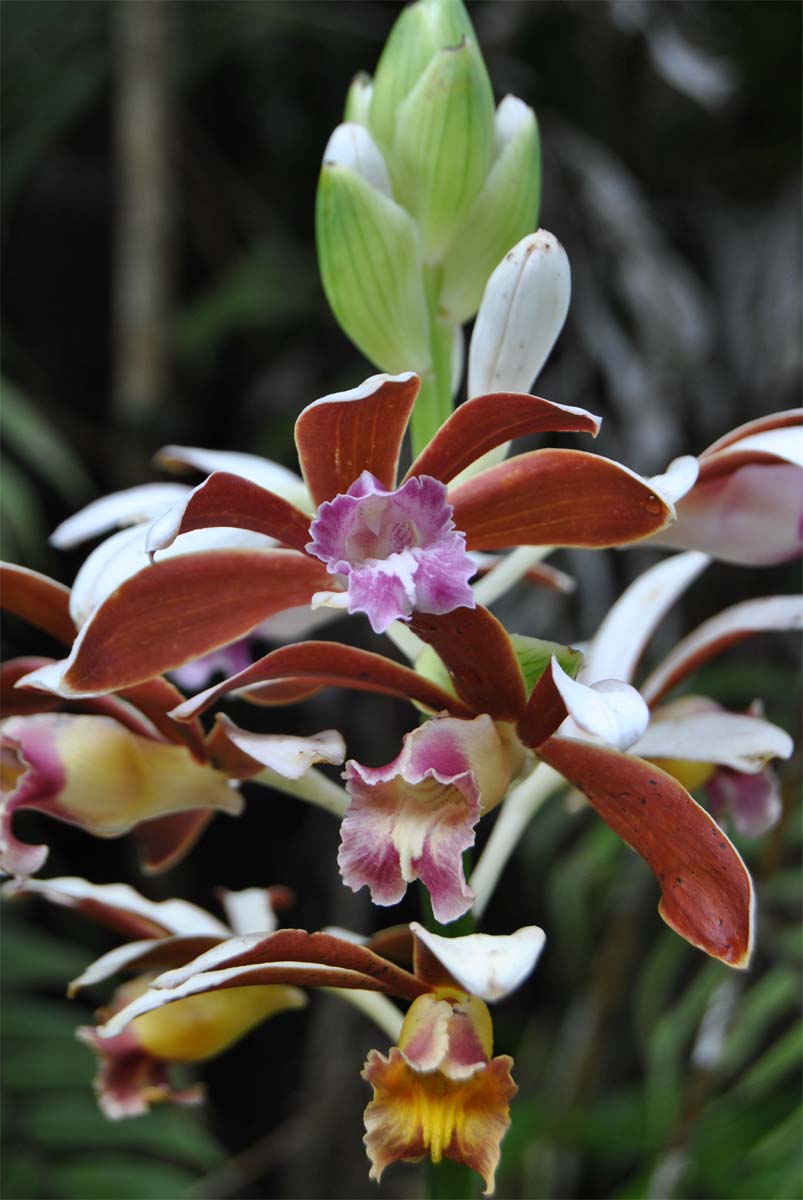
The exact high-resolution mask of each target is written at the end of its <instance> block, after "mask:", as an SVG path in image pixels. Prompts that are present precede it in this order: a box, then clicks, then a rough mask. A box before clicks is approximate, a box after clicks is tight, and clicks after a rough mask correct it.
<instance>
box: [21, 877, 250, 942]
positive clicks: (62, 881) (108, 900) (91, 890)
mask: <svg viewBox="0 0 803 1200" xmlns="http://www.w3.org/2000/svg"><path fill="white" fill-rule="evenodd" d="M3 894H4V895H6V896H21V895H37V896H42V897H43V898H44V899H45V900H49V901H50V903H51V904H58V905H61V906H62V907H64V908H73V909H75V910H76V911H77V912H80V913H81V915H82V916H85V917H88V918H89V920H90V921H96V922H97V923H98V924H99V925H107V926H108V927H109V928H110V929H115V930H116V931H117V932H118V933H121V934H123V936H124V937H128V938H162V937H166V936H167V935H169V934H182V935H184V934H186V935H195V934H206V935H211V936H212V937H215V938H217V939H220V938H225V937H228V936H229V930H228V929H227V928H226V926H225V925H224V924H223V922H222V921H218V920H217V918H216V917H213V916H212V915H211V913H208V912H206V910H205V909H203V908H199V907H198V906H197V905H196V904H190V903H189V902H188V901H187V900H148V899H147V898H146V897H145V896H141V895H140V893H139V892H137V891H135V890H134V888H132V887H129V885H128V884H127V883H100V884H99V883H90V882H89V880H88V879H79V878H78V877H77V876H74V875H63V876H60V877H58V878H54V879H15V880H13V881H11V882H10V883H7V884H5V885H4V887H3Z"/></svg>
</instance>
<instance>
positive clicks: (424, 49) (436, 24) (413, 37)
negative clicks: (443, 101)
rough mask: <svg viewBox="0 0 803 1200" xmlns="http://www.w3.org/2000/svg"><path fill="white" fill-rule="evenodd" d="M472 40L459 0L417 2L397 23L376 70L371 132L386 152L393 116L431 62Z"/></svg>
mask: <svg viewBox="0 0 803 1200" xmlns="http://www.w3.org/2000/svg"><path fill="white" fill-rule="evenodd" d="M464 37H466V38H471V39H474V30H473V28H472V25H471V21H470V20H469V17H468V13H467V12H466V10H465V8H464V6H463V3H462V0H418V3H416V4H411V5H409V7H408V8H405V9H404V10H403V12H402V13H401V16H400V17H399V19H398V20H397V21H396V24H395V25H394V26H393V29H392V30H391V32H390V36H389V37H388V40H387V41H386V43H385V48H384V50H383V51H382V56H381V58H380V60H379V64H378V66H377V69H376V76H375V79H374V87H373V94H372V97H371V120H370V128H371V133H372V134H373V136H374V138H375V139H376V141H377V142H378V143H379V145H380V146H381V147H382V148H383V149H384V150H386V151H389V150H390V148H391V146H392V145H393V139H394V135H395V130H396V113H397V110H398V108H399V106H400V105H401V103H402V101H403V100H404V99H405V97H406V96H407V95H408V94H409V93H410V92H411V91H412V89H413V88H414V87H415V85H416V83H417V82H418V79H419V77H420V76H421V74H422V73H423V72H424V70H425V69H426V67H427V65H428V63H429V61H430V59H431V58H432V56H433V55H434V54H437V52H438V51H439V50H442V49H443V48H444V47H445V46H457V45H458V44H459V43H460V42H461V41H462V39H463V38H464Z"/></svg>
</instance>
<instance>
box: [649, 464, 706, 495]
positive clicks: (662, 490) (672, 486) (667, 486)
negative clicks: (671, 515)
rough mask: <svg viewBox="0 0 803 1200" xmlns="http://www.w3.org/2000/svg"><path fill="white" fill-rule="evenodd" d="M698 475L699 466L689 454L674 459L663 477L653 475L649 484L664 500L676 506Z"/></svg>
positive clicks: (692, 485)
mask: <svg viewBox="0 0 803 1200" xmlns="http://www.w3.org/2000/svg"><path fill="white" fill-rule="evenodd" d="M699 474H700V464H699V462H698V461H697V459H696V458H695V457H694V456H693V455H691V454H684V455H682V456H681V457H680V458H675V459H673V460H672V462H671V463H670V464H669V466H668V467H667V468H666V470H665V471H664V473H663V475H653V476H651V478H650V484H651V485H652V487H653V489H654V490H655V491H656V492H657V493H658V495H659V496H662V497H663V498H664V499H665V500H669V501H670V502H671V503H672V504H677V502H678V500H680V499H681V498H682V497H683V496H685V495H686V493H687V492H690V491H691V489H692V488H693V487H694V485H695V483H696V482H697V476H698V475H699Z"/></svg>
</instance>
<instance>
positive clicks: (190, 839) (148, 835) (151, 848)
mask: <svg viewBox="0 0 803 1200" xmlns="http://www.w3.org/2000/svg"><path fill="white" fill-rule="evenodd" d="M214 815H215V814H214V812H210V811H209V809H206V808H192V809H190V810H189V812H178V813H168V815H167V816H166V817H156V819H155V820H153V821H143V822H142V824H141V825H137V826H136V828H135V829H132V830H131V836H132V837H133V838H134V840H135V841H136V843H137V849H138V851H139V863H140V866H141V867H142V869H143V871H145V872H147V874H148V875H160V874H161V873H162V871H167V870H169V868H170V867H172V866H174V865H175V864H176V863H177V862H179V861H180V860H181V859H182V858H184V857H185V855H187V854H189V852H190V850H191V849H192V848H193V846H194V845H195V843H196V842H197V841H198V839H199V837H200V836H201V834H202V833H203V832H204V830H205V829H206V827H207V825H208V824H209V822H210V821H211V820H212V817H213V816H214Z"/></svg>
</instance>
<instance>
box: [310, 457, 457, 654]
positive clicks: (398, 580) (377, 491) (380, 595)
mask: <svg viewBox="0 0 803 1200" xmlns="http://www.w3.org/2000/svg"><path fill="white" fill-rule="evenodd" d="M452 511H453V510H452V506H451V504H449V503H448V501H447V499H446V487H445V485H444V484H442V483H441V482H440V481H439V480H437V479H433V478H432V477H431V476H428V475H423V476H414V477H413V478H411V479H408V480H407V482H406V483H405V484H403V485H402V486H401V487H400V488H397V489H396V490H395V491H389V490H388V489H387V488H386V487H384V486H383V485H382V484H381V483H380V482H379V480H378V479H377V478H376V477H375V476H374V475H372V474H371V473H370V472H369V471H363V472H362V474H361V475H360V477H359V478H358V479H357V480H355V482H354V483H353V484H352V485H351V487H350V488H349V489H348V491H347V492H345V493H341V494H340V495H338V496H335V498H334V499H333V500H327V501H325V502H324V503H323V504H322V505H321V506H320V508H319V509H318V514H317V516H316V517H315V519H314V520H313V522H312V524H311V525H310V536H311V538H312V540H311V541H310V542H309V543H308V544H307V547H306V549H307V551H308V552H309V553H310V554H313V555H315V556H316V557H317V558H319V559H321V561H322V562H324V563H326V569H327V570H328V571H329V572H330V574H333V575H341V576H345V578H346V582H347V591H348V608H349V612H351V613H355V612H362V613H365V615H366V616H367V617H368V619H369V621H370V622H371V627H372V629H373V630H374V632H375V633H384V631H385V630H386V629H387V627H388V625H390V623H391V622H392V621H395V620H399V619H405V618H407V617H409V616H411V615H412V613H413V612H427V613H438V614H440V613H447V612H451V611H452V609H454V608H459V607H462V606H466V607H469V608H473V607H474V603H475V602H474V594H473V592H472V590H471V588H470V587H469V586H468V580H469V579H470V578H471V576H472V575H473V574H474V573H475V571H476V566H475V564H474V563H473V562H472V560H471V558H469V555H468V553H467V552H466V539H465V535H464V534H463V533H460V532H459V531H458V530H456V529H455V528H454V522H453V520H452Z"/></svg>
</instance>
